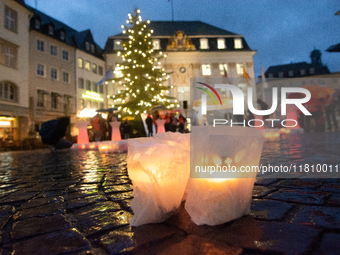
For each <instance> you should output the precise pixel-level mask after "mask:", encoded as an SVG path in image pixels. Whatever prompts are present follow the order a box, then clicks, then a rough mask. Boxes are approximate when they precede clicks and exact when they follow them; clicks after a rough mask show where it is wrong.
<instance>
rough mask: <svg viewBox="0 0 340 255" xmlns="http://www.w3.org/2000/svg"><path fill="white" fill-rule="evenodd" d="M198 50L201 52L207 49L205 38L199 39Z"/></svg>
mask: <svg viewBox="0 0 340 255" xmlns="http://www.w3.org/2000/svg"><path fill="white" fill-rule="evenodd" d="M200 49H201V50H207V49H209V44H208V39H207V38H201V39H200Z"/></svg>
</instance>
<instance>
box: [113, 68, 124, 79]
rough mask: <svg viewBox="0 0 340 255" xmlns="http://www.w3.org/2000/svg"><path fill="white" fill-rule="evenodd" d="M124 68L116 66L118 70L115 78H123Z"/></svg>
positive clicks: (115, 72)
mask: <svg viewBox="0 0 340 255" xmlns="http://www.w3.org/2000/svg"><path fill="white" fill-rule="evenodd" d="M123 69H124V67H123V66H116V69H115V71H114V74H115V77H116V78H122V77H123V74H122V71H121V70H123Z"/></svg>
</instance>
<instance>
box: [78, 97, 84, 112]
mask: <svg viewBox="0 0 340 255" xmlns="http://www.w3.org/2000/svg"><path fill="white" fill-rule="evenodd" d="M83 109H84V99H79V110H83Z"/></svg>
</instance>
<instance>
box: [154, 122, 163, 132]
mask: <svg viewBox="0 0 340 255" xmlns="http://www.w3.org/2000/svg"><path fill="white" fill-rule="evenodd" d="M155 122H156V125H157V133H165V127H164V124H165V120H161V119H158V120H156V121H155Z"/></svg>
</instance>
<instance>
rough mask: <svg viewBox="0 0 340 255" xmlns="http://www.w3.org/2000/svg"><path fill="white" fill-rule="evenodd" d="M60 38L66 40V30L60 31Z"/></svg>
mask: <svg viewBox="0 0 340 255" xmlns="http://www.w3.org/2000/svg"><path fill="white" fill-rule="evenodd" d="M60 40H63V41H64V40H65V32H64V31H60Z"/></svg>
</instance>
